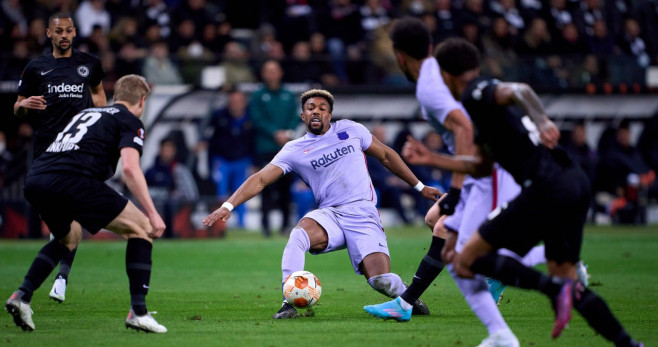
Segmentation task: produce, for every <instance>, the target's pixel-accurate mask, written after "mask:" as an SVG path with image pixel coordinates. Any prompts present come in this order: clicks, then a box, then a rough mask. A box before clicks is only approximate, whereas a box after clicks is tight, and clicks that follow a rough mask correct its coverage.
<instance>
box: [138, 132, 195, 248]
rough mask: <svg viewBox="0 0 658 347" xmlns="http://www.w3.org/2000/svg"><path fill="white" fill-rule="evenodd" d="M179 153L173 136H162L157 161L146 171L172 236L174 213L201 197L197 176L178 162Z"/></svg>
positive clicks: (169, 233)
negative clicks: (177, 154)
mask: <svg viewBox="0 0 658 347" xmlns="http://www.w3.org/2000/svg"><path fill="white" fill-rule="evenodd" d="M176 152H177V147H176V142H175V141H174V140H173V139H170V138H164V139H162V140H161V141H160V149H159V151H158V156H157V158H156V160H155V163H154V164H153V166H151V167H150V168H149V169H147V170H146V172H145V173H144V177H145V178H146V183H147V184H148V186H149V187H148V188H149V193H150V194H151V197H153V203H154V204H155V206H156V208H157V209H158V211H159V212H160V213H161V214H162V217H163V219H164V221H165V224H166V225H167V231H166V234H167V235H168V236H171V235H172V230H173V227H174V219H175V218H176V217H175V216H174V215H177V214H178V213H177V212H178V210H179V208H180V207H181V206H183V207H187V206H186V205H188V204H189V203H191V202H195V201H196V200H198V199H199V190H198V188H197V186H196V183H195V181H194V176H193V175H192V172H190V170H189V169H188V168H187V167H186V166H185V165H183V164H181V163H180V162H178V161H176Z"/></svg>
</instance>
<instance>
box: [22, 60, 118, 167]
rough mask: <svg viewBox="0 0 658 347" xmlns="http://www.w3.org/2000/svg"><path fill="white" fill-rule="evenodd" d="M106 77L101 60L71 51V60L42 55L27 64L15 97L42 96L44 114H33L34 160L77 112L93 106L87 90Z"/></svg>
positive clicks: (36, 112)
mask: <svg viewBox="0 0 658 347" xmlns="http://www.w3.org/2000/svg"><path fill="white" fill-rule="evenodd" d="M103 77H105V74H104V72H103V69H102V67H101V63H100V60H99V59H98V58H96V57H95V56H93V55H90V54H87V53H84V52H80V51H78V50H75V49H74V50H73V52H72V55H71V57H64V58H55V57H53V55H52V54H51V53H47V54H44V55H42V56H40V57H37V58H36V59H34V60H32V61H31V62H30V63H28V64H27V66H26V67H25V69H24V70H23V75H22V76H21V80H20V81H19V83H18V95H21V96H24V97H26V98H29V97H30V96H35V95H43V97H44V98H45V99H46V102H47V106H46V109H45V110H44V111H32V112H31V113H34V115H35V116H36V118H35V119H34V122H33V125H34V128H35V131H36V135H37V137H36V138H37V140H36V143H35V157H37V156H39V155H40V154H41V152H43V151H44V150H45V149H46V147H47V146H48V145H49V144H50V142H52V141H53V139H54V138H55V135H56V134H57V133H58V132H59V131H60V130H62V128H63V127H64V125H65V124H66V123H68V122H69V120H71V117H73V116H74V115H75V114H76V113H78V112H80V111H82V110H84V109H86V108H89V107H94V103H93V100H92V98H91V91H90V89H89V88H90V87H95V86H97V85H98V84H99V83H100V82H101V80H102V79H103Z"/></svg>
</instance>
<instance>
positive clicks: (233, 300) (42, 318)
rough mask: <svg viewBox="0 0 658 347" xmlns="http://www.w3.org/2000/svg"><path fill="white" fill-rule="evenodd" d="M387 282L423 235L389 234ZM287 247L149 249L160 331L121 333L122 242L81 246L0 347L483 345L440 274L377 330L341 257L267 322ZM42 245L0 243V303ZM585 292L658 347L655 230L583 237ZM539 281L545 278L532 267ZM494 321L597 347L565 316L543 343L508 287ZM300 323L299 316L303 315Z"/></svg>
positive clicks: (527, 305) (233, 244) (534, 311)
mask: <svg viewBox="0 0 658 347" xmlns="http://www.w3.org/2000/svg"><path fill="white" fill-rule="evenodd" d="M387 234H388V239H389V246H390V250H391V256H392V268H393V271H394V272H396V273H398V274H400V275H401V277H402V278H403V279H404V280H405V281H410V279H411V277H412V276H413V274H414V272H415V269H416V266H417V265H418V262H419V261H420V259H421V258H422V256H423V255H424V254H425V252H426V248H427V246H428V245H429V240H430V234H429V231H427V230H426V229H425V228H421V227H412V228H390V229H388V230H387ZM285 242H286V240H285V239H284V238H282V237H274V238H272V239H263V238H262V237H261V236H260V234H257V233H246V232H229V234H228V236H227V237H226V238H225V239H222V240H217V239H209V240H158V241H156V242H155V248H154V252H153V274H152V278H151V290H150V293H149V295H148V297H147V301H148V308H149V310H151V311H157V312H158V314H157V315H155V318H156V319H157V320H158V321H159V322H160V323H162V324H164V325H165V326H166V327H167V328H168V329H169V332H167V333H166V334H163V335H156V334H145V333H142V332H136V331H133V330H126V329H125V327H124V322H123V321H124V319H125V316H126V314H127V312H128V308H129V302H130V300H129V294H128V279H127V276H126V274H125V270H124V252H125V242H122V241H83V243H82V244H81V246H80V248H79V250H78V255H77V259H76V262H75V264H74V267H73V271H72V273H71V278H70V285H69V289H68V290H67V293H66V302H64V303H62V304H58V303H56V302H54V301H51V300H48V292H49V290H50V286H51V285H52V278H53V276H54V274H53V275H52V276H51V277H50V278H49V279H48V280H47V281H46V283H45V284H44V286H43V287H42V288H40V289H39V290H38V291H37V292H36V293H35V295H34V298H33V302H32V308H33V310H34V316H33V318H34V323H35V325H36V330H35V331H33V332H31V333H27V332H23V331H22V330H21V329H20V328H18V327H16V326H14V324H13V321H12V319H11V317H10V316H9V315H8V314H6V313H2V315H0V317H1V318H0V345H5V346H89V345H94V346H131V347H133V346H289V345H299V346H314V345H320V346H368V345H372V346H396V345H398V346H475V345H477V344H479V342H480V341H481V340H482V339H483V338H485V337H486V335H487V332H486V329H485V328H484V327H483V325H482V324H481V323H480V322H479V321H478V320H477V318H476V317H475V315H474V314H473V313H472V312H471V311H470V309H469V307H468V305H467V304H466V302H465V301H464V299H463V298H462V297H461V294H460V293H459V291H458V289H457V287H456V286H455V284H454V282H453V281H452V279H451V278H450V276H449V275H448V274H447V272H443V273H442V274H441V275H440V276H439V278H438V279H437V280H436V281H435V283H434V284H433V285H432V286H431V287H430V288H429V290H428V291H427V292H426V293H425V295H424V296H423V299H425V301H426V302H427V304H428V305H429V307H430V309H431V311H432V314H431V315H430V316H423V317H414V318H412V320H411V321H410V322H407V323H397V322H394V321H382V320H377V319H375V318H373V317H370V316H368V315H367V314H366V313H365V312H364V311H363V308H362V307H363V306H364V305H368V304H375V303H380V302H383V301H385V300H387V298H385V297H383V296H382V295H380V294H378V293H376V292H375V291H373V290H372V289H371V288H370V287H369V286H368V284H367V283H366V281H365V280H364V278H363V277H362V276H358V275H356V274H354V272H353V271H352V268H351V265H350V263H349V259H348V257H347V252H346V251H340V252H335V253H331V254H325V255H319V256H310V255H307V256H306V270H309V271H311V272H313V273H315V274H316V275H317V276H318V278H319V279H320V281H321V283H322V298H321V299H320V302H319V303H318V304H317V305H316V306H315V307H314V308H313V311H312V314H309V316H306V317H302V318H297V319H291V320H277V321H275V320H272V319H271V317H272V314H273V313H275V312H276V311H277V309H278V308H279V306H280V304H281V291H280V290H281V289H280V262H281V253H282V251H283V247H284V245H285ZM44 243H45V241H44V240H40V241H7V240H4V241H0V279H1V280H0V297H1V298H2V299H5V298H7V297H9V295H10V294H11V292H12V291H14V290H15V289H16V288H17V287H18V285H19V284H20V283H21V281H22V279H23V276H24V274H25V272H26V271H27V269H28V267H29V264H30V262H31V260H32V259H33V257H34V256H35V255H36V253H37V251H38V250H39V248H40V247H41V246H42V245H43V244H44ZM582 255H583V259H585V261H586V263H587V264H588V265H589V271H590V274H591V283H592V287H591V288H592V289H593V290H595V291H596V292H597V293H599V294H600V295H601V296H602V297H603V298H604V299H605V300H606V301H607V303H608V304H609V306H610V308H611V309H612V311H613V312H614V313H615V314H616V315H617V317H618V318H619V319H620V321H621V322H622V324H623V325H624V326H625V327H626V328H627V330H628V331H629V332H630V333H631V334H632V336H634V337H635V338H637V339H639V340H642V341H644V343H645V345H646V346H658V314H657V313H656V310H657V309H658V228H656V227H637V228H636V227H628V228H622V227H588V228H587V229H586V233H585V242H584V246H583V251H582ZM540 268H541V269H542V270H545V268H543V267H540ZM500 310H501V312H502V313H503V316H504V317H505V318H506V320H507V322H508V324H509V325H510V327H511V328H512V330H513V331H514V332H515V333H516V335H517V336H518V338H519V340H520V342H521V345H522V346H606V345H610V346H611V345H612V344H607V343H606V341H605V340H604V339H603V338H601V337H600V336H597V335H596V334H595V333H594V331H593V330H592V329H591V328H590V327H589V326H588V325H587V323H586V322H585V321H584V320H583V319H582V318H581V317H580V316H579V315H578V314H577V313H576V312H575V311H574V318H573V320H572V322H571V323H570V326H569V327H568V328H567V330H565V331H564V333H563V334H562V336H561V337H560V338H558V339H557V340H551V338H550V332H551V328H552V325H553V317H552V316H553V313H552V310H551V309H550V306H549V303H548V300H547V299H546V298H545V297H544V296H543V295H541V294H539V293H536V292H530V291H523V290H518V289H514V288H508V289H507V290H506V291H505V295H504V299H503V301H502V303H501V305H500ZM300 312H303V311H300Z"/></svg>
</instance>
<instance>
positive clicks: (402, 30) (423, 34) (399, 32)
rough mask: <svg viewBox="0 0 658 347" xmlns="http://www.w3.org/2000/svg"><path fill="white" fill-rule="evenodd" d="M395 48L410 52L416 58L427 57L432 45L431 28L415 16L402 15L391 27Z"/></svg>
mask: <svg viewBox="0 0 658 347" xmlns="http://www.w3.org/2000/svg"><path fill="white" fill-rule="evenodd" d="M390 36H391V41H393V48H395V49H397V50H399V51H401V52H404V53H406V54H408V55H409V56H410V57H412V58H414V59H423V58H425V57H427V55H428V52H429V47H430V46H431V45H432V35H431V34H430V29H429V28H428V27H427V26H426V25H425V23H423V21H422V20H420V19H418V18H415V17H408V16H407V17H402V18H401V19H398V20H397V21H395V23H393V28H392V29H391V35H390Z"/></svg>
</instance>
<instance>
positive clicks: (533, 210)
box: [404, 38, 642, 346]
mask: <svg viewBox="0 0 658 347" xmlns="http://www.w3.org/2000/svg"><path fill="white" fill-rule="evenodd" d="M435 58H436V59H437V61H438V62H439V65H440V66H441V75H442V76H443V79H444V81H445V82H446V85H447V86H448V88H449V89H450V91H451V92H452V94H453V95H454V96H455V98H456V99H458V100H461V101H462V103H463V105H464V107H465V108H466V110H467V111H468V113H469V114H470V115H471V120H472V121H473V124H474V127H475V132H474V133H475V143H476V145H478V146H477V150H478V152H477V153H478V155H476V157H475V159H476V160H473V158H470V159H461V160H454V165H455V169H456V170H460V171H462V172H465V173H469V174H473V175H487V174H489V172H490V171H491V168H492V163H493V162H494V161H495V162H497V163H499V164H500V165H501V166H502V167H503V168H505V169H506V170H507V171H508V172H510V173H511V174H512V176H513V177H514V179H515V180H516V182H517V183H518V184H519V185H521V187H522V191H521V193H520V194H519V196H518V197H517V198H515V199H514V200H512V201H511V202H510V203H509V205H508V206H506V207H505V208H500V209H496V210H494V211H493V212H492V213H491V214H490V215H489V217H488V219H487V220H486V221H485V222H484V223H483V224H482V225H481V226H480V227H479V229H478V231H477V232H476V233H475V234H473V236H472V237H471V238H470V239H469V240H468V243H467V244H466V246H465V247H464V249H463V250H462V252H461V254H457V253H455V252H454V245H451V244H449V243H446V245H445V247H444V249H443V253H442V255H443V257H444V260H445V261H447V262H450V261H454V264H455V267H456V269H457V272H458V274H459V275H460V276H463V277H472V276H473V274H474V273H479V274H483V275H485V276H488V277H493V278H496V279H498V280H500V281H501V282H503V283H505V284H507V285H513V286H516V287H520V288H524V289H535V290H538V291H541V292H542V293H544V294H545V295H547V296H548V297H549V299H550V300H551V303H552V305H553V308H554V310H555V325H554V327H553V331H552V334H551V335H552V337H553V338H556V337H558V336H559V335H560V334H561V333H562V330H563V329H564V328H565V326H566V325H567V323H568V322H569V320H570V319H571V309H572V307H573V308H575V309H576V310H577V311H578V312H580V314H581V315H582V316H583V317H584V318H585V319H586V320H587V322H588V323H589V324H590V326H591V327H592V328H594V330H596V331H597V332H598V333H599V334H600V335H601V336H603V337H604V338H606V339H607V340H609V341H611V342H613V343H614V344H615V345H617V346H642V343H638V342H636V341H635V340H633V339H632V338H631V337H630V336H629V335H628V333H627V332H626V331H625V330H624V328H623V327H622V326H621V324H620V323H619V321H617V319H616V318H615V317H614V315H613V314H612V312H610V309H609V308H608V306H607V305H606V303H605V302H604V301H603V299H601V298H600V297H599V296H598V295H597V294H595V293H594V292H593V291H591V290H590V289H589V288H587V287H585V286H583V285H582V283H580V282H578V281H577V278H578V277H577V274H576V265H575V264H576V263H577V262H578V260H579V257H580V248H581V243H582V237H583V226H584V223H585V219H586V216H587V210H588V208H589V202H590V183H589V181H588V179H587V176H586V175H585V173H584V172H583V170H582V169H581V168H580V167H579V166H578V165H577V164H576V163H575V162H574V161H573V160H572V159H571V158H570V157H569V156H568V155H567V154H566V152H565V151H564V150H563V149H562V148H560V147H557V141H558V139H559V132H558V130H557V128H556V127H555V125H554V124H553V122H551V121H550V120H549V119H548V117H547V116H546V112H545V110H544V107H543V106H542V104H541V102H540V100H539V98H538V96H537V94H535V92H534V91H533V90H532V89H531V88H530V87H529V86H528V85H526V84H524V83H505V82H500V81H498V80H495V79H489V78H482V77H479V53H478V50H477V48H476V47H475V46H473V45H472V44H470V43H468V42H467V41H465V40H463V39H457V38H452V39H447V40H445V41H444V42H442V43H441V44H440V45H439V46H438V47H437V49H436V51H435ZM515 106H521V107H515ZM523 112H525V113H523ZM404 154H405V157H406V158H407V159H411V161H410V162H414V160H413V157H414V156H416V157H425V158H427V157H426V156H435V154H431V153H430V152H429V151H428V150H427V149H426V148H424V147H422V145H420V144H418V143H417V142H416V143H415V145H414V144H413V143H412V144H409V146H407V147H406V148H405V153H404ZM528 227H531V229H528ZM539 241H543V242H544V244H545V247H546V258H547V260H548V261H547V265H548V272H549V274H550V276H548V275H546V274H543V273H541V272H538V271H536V270H534V269H532V268H527V267H525V266H524V265H522V264H521V263H520V262H518V261H517V260H515V259H512V258H509V257H505V256H501V255H498V254H497V253H496V250H497V249H500V248H507V249H510V250H512V251H514V252H516V253H517V254H519V255H523V254H526V253H527V252H528V250H530V249H531V248H532V247H533V246H535V245H536V244H537V243H538V242H539Z"/></svg>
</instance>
